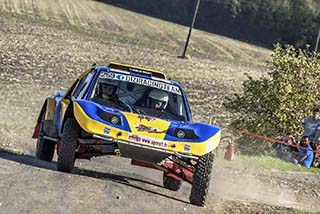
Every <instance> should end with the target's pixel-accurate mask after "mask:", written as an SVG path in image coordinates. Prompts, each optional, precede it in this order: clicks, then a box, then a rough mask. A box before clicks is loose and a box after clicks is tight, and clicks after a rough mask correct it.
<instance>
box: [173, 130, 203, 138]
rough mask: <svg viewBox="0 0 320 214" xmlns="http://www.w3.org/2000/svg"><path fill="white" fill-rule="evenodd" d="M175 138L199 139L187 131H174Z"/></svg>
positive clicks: (192, 132) (191, 131)
mask: <svg viewBox="0 0 320 214" xmlns="http://www.w3.org/2000/svg"><path fill="white" fill-rule="evenodd" d="M174 136H176V137H177V138H180V139H182V138H184V139H197V138H199V137H198V136H197V135H196V134H195V133H194V131H193V130H189V129H176V132H175V134H174Z"/></svg>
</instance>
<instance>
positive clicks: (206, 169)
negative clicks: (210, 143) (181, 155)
mask: <svg viewBox="0 0 320 214" xmlns="http://www.w3.org/2000/svg"><path fill="white" fill-rule="evenodd" d="M213 161H214V154H213V153H212V152H211V153H208V154H206V155H203V156H201V157H200V158H199V160H198V162H197V165H196V167H195V172H194V174H193V179H192V188H191V194H190V203H191V204H194V205H197V206H204V205H205V201H206V197H207V194H208V190H209V184H210V178H211V174H212V166H213Z"/></svg>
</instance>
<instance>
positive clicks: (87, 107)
mask: <svg viewBox="0 0 320 214" xmlns="http://www.w3.org/2000/svg"><path fill="white" fill-rule="evenodd" d="M75 102H76V103H78V104H79V105H80V106H81V108H82V109H83V110H84V111H85V113H86V114H87V115H88V116H89V117H90V118H91V119H93V120H96V121H99V122H101V123H104V124H107V125H109V126H113V127H115V128H117V129H121V130H124V131H128V132H131V129H130V126H129V124H128V120H127V118H126V117H125V116H124V115H123V114H122V113H121V111H119V110H116V109H113V108H108V107H105V106H102V105H99V104H97V103H95V102H92V101H88V100H75ZM102 112H109V113H112V114H115V115H117V116H119V117H120V118H121V121H122V125H121V126H120V125H114V124H112V123H109V122H107V121H105V120H103V119H101V118H100V117H99V116H98V115H99V114H100V113H102Z"/></svg>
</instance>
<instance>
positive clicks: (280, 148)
mask: <svg viewBox="0 0 320 214" xmlns="http://www.w3.org/2000/svg"><path fill="white" fill-rule="evenodd" d="M280 140H281V141H282V142H285V143H288V144H289V145H288V144H281V143H274V144H273V148H275V149H276V157H277V158H279V159H281V160H284V161H288V162H291V161H292V160H293V159H294V157H295V156H296V155H297V153H298V149H297V148H296V147H294V146H290V145H297V142H296V140H295V139H294V137H293V136H292V135H291V134H289V133H288V134H287V135H286V136H284V137H282V138H281V139H280Z"/></svg>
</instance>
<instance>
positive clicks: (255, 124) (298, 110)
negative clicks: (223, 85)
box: [224, 44, 320, 155]
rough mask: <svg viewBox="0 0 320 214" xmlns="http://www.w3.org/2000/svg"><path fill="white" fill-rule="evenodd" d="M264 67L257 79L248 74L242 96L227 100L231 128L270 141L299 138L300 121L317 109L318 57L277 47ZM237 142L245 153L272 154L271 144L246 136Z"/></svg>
mask: <svg viewBox="0 0 320 214" xmlns="http://www.w3.org/2000/svg"><path fill="white" fill-rule="evenodd" d="M267 66H268V68H269V70H270V71H269V72H268V74H267V75H265V76H263V77H261V78H260V79H253V78H252V77H250V76H249V75H247V76H248V80H246V81H245V82H244V83H243V93H242V94H236V95H235V96H231V97H226V100H225V102H224V105H225V107H226V108H227V109H228V110H229V111H230V112H232V113H233V118H234V119H233V121H232V122H231V126H232V127H235V128H238V129H243V130H247V131H250V132H253V133H256V134H260V135H264V136H268V137H272V138H278V137H280V136H283V135H284V134H286V133H291V134H293V135H294V136H296V137H299V136H300V134H301V133H302V131H303V130H302V127H301V126H300V120H301V119H302V118H303V117H306V116H309V115H311V111H312V109H313V108H314V107H319V106H320V78H319V77H320V55H319V54H317V53H314V52H310V51H309V50H308V49H306V50H302V49H298V50H296V49H295V48H294V47H293V46H289V45H288V46H286V47H284V48H283V47H281V46H280V45H279V44H277V45H276V46H275V48H274V53H273V55H272V60H271V62H270V63H268V65H267ZM237 143H238V144H239V145H238V148H240V149H241V151H242V152H243V153H244V154H255V155H257V154H266V153H269V152H270V151H271V146H270V145H271V144H270V143H265V142H264V143H263V142H261V140H257V139H255V138H252V137H249V136H246V135H242V136H240V137H239V139H238V140H237Z"/></svg>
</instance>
